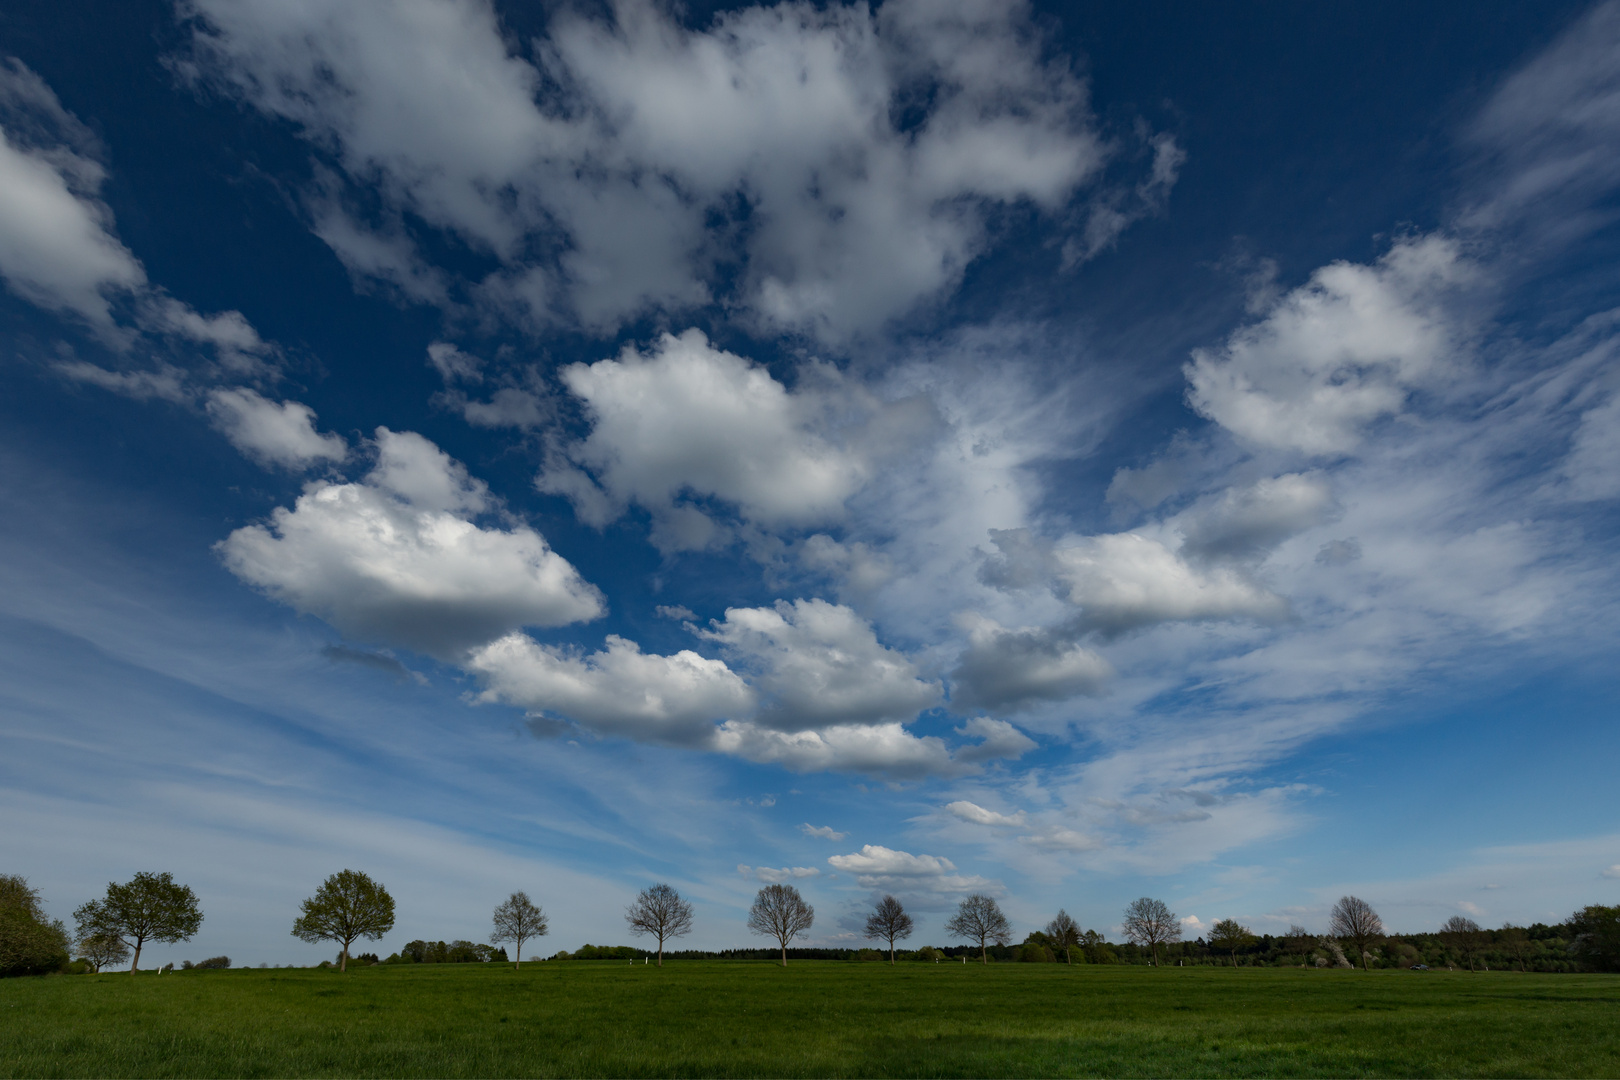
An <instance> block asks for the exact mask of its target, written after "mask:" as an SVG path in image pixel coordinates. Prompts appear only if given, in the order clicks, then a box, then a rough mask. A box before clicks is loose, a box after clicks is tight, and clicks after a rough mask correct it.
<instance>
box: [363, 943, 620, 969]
mask: <svg viewBox="0 0 1620 1080" xmlns="http://www.w3.org/2000/svg"><path fill="white" fill-rule="evenodd" d="M636 955H637V956H640V955H641V954H640V953H637V954H636ZM399 957H400V960H401V961H402V962H404V963H410V964H487V963H489V962H490V961H491V960H505V959H506V950H505V949H496V948H494V947H492V946H489V945H485V944H484V943H483V942H481V941H461V940H456V941H452V942H450V943H449V944H448V945H447V944H445V943H444V942H442V941H413V942H410V943H409V944H408V945H406V946H405V947H404V948H403V949H401V950H399ZM389 959H390V960H392V959H393V958H392V957H390V958H389Z"/></svg>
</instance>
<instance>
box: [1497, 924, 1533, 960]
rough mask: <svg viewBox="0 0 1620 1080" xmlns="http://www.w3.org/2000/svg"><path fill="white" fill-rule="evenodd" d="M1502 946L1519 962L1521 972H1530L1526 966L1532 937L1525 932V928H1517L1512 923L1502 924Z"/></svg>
mask: <svg viewBox="0 0 1620 1080" xmlns="http://www.w3.org/2000/svg"><path fill="white" fill-rule="evenodd" d="M1502 944H1504V945H1506V946H1507V947H1508V950H1509V951H1510V952H1512V953H1513V958H1514V959H1515V960H1517V961H1518V962H1519V970H1520V971H1529V970H1530V969H1529V968H1528V967H1526V966H1525V962H1524V956H1525V953H1527V952H1529V951H1530V935H1529V934H1526V933H1525V932H1524V927H1522V926H1515V925H1513V924H1512V923H1510V922H1505V923H1503V924H1502Z"/></svg>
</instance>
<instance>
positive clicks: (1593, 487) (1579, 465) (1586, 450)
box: [1561, 393, 1620, 501]
mask: <svg viewBox="0 0 1620 1080" xmlns="http://www.w3.org/2000/svg"><path fill="white" fill-rule="evenodd" d="M1561 471H1562V472H1563V474H1564V477H1565V479H1566V480H1567V481H1568V491H1569V493H1570V495H1571V497H1573V498H1576V499H1580V500H1584V501H1597V500H1600V499H1613V498H1616V497H1620V393H1616V394H1611V395H1610V397H1609V398H1608V400H1606V401H1604V402H1603V403H1602V404H1600V405H1597V406H1594V407H1593V408H1591V409H1588V410H1587V411H1586V412H1584V413H1582V414H1581V422H1580V426H1579V427H1578V428H1577V429H1576V430H1575V437H1574V439H1573V441H1572V443H1571V446H1570V451H1569V456H1568V457H1567V458H1565V459H1564V464H1563V468H1562V470H1561Z"/></svg>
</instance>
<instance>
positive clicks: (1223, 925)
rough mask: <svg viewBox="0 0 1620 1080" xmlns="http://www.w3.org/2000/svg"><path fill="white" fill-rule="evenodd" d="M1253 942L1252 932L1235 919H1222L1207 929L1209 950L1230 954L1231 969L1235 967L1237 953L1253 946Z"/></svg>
mask: <svg viewBox="0 0 1620 1080" xmlns="http://www.w3.org/2000/svg"><path fill="white" fill-rule="evenodd" d="M1254 940H1255V939H1254V932H1253V931H1252V930H1250V929H1249V928H1248V927H1247V926H1244V925H1243V924H1242V923H1240V922H1238V921H1237V920H1236V919H1222V920H1221V921H1220V922H1218V923H1216V924H1215V925H1214V926H1212V927H1210V929H1209V945H1210V948H1212V949H1226V950H1228V951H1229V952H1231V954H1232V966H1233V967H1237V951H1238V950H1239V949H1246V948H1248V947H1249V946H1250V945H1253V944H1254Z"/></svg>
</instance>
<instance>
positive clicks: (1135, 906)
mask: <svg viewBox="0 0 1620 1080" xmlns="http://www.w3.org/2000/svg"><path fill="white" fill-rule="evenodd" d="M1125 936H1126V937H1127V938H1129V939H1130V940H1131V941H1132V942H1134V943H1136V944H1137V945H1145V946H1147V949H1148V952H1150V953H1151V954H1152V955H1153V963H1154V964H1155V965H1157V964H1158V962H1159V946H1160V945H1168V944H1169V943H1170V942H1172V941H1180V940H1181V923H1179V922H1177V921H1176V915H1175V912H1173V911H1171V910H1170V909H1169V908H1168V907H1166V906H1165V903H1164V901H1163V900H1155V899H1153V898H1152V897H1150V896H1144V897H1142V898H1141V899H1139V900H1132V901H1131V903H1130V906H1129V907H1127V908H1126V909H1125Z"/></svg>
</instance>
